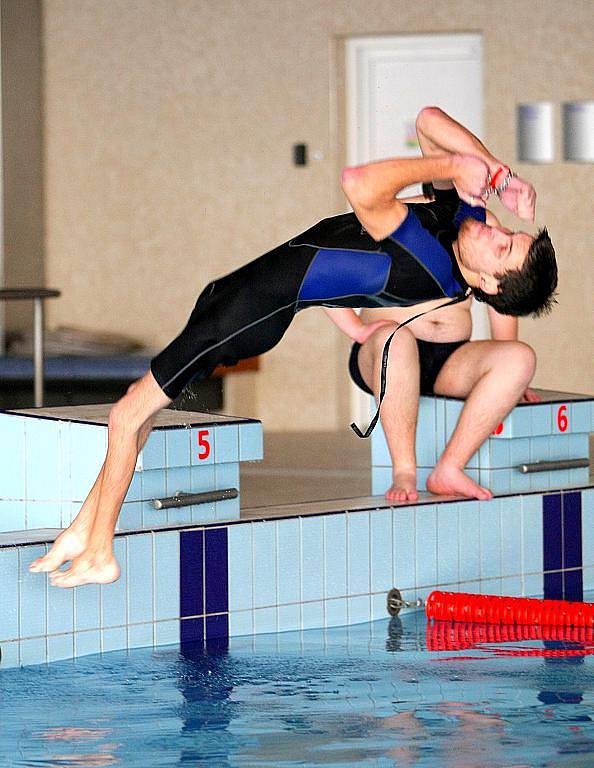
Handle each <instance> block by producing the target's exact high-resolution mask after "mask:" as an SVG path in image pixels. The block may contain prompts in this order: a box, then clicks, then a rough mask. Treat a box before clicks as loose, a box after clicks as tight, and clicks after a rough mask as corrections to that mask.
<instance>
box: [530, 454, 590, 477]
mask: <svg viewBox="0 0 594 768" xmlns="http://www.w3.org/2000/svg"><path fill="white" fill-rule="evenodd" d="M589 466H590V459H587V458H586V459H559V461H535V462H534V463H533V464H521V465H520V466H519V467H518V469H519V470H520V472H522V473H523V474H525V475H527V474H530V473H531V472H554V471H555V470H558V469H580V468H581V467H589Z"/></svg>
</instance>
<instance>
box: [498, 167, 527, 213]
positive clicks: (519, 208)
mask: <svg viewBox="0 0 594 768" xmlns="http://www.w3.org/2000/svg"><path fill="white" fill-rule="evenodd" d="M499 199H500V200H501V203H502V204H503V205H504V206H505V207H506V208H507V209H508V211H511V212H512V213H515V214H516V216H518V217H519V218H520V219H524V221H534V209H535V208H536V192H535V191H534V187H533V186H532V184H530V183H529V182H527V181H524V179H521V178H520V177H519V176H514V177H513V178H512V179H511V181H510V183H509V185H508V186H507V188H506V189H505V190H504V191H503V192H502V193H501V195H499Z"/></svg>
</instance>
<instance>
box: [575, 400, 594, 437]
mask: <svg viewBox="0 0 594 768" xmlns="http://www.w3.org/2000/svg"><path fill="white" fill-rule="evenodd" d="M591 406H592V404H591V403H589V402H588V401H574V402H573V403H571V409H570V410H571V416H570V423H571V430H570V431H571V432H586V433H587V432H590V410H591Z"/></svg>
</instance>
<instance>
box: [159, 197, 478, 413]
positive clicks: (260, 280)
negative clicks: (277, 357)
mask: <svg viewBox="0 0 594 768" xmlns="http://www.w3.org/2000/svg"><path fill="white" fill-rule="evenodd" d="M469 216H472V217H473V218H476V219H478V220H480V221H484V220H485V211H484V209H482V208H471V207H470V206H469V205H467V204H466V203H464V202H463V201H461V200H460V198H459V197H458V195H457V194H456V192H455V191H454V190H448V191H437V192H436V198H435V201H433V202H430V203H419V204H415V205H409V209H408V214H407V216H406V218H405V220H404V221H403V222H402V224H401V225H400V226H399V227H398V228H397V229H396V231H395V232H393V233H392V234H391V235H390V236H389V237H387V238H386V239H385V240H382V241H381V242H376V241H375V240H373V238H371V237H370V235H368V234H367V233H366V232H365V230H363V229H362V228H361V224H360V223H359V221H358V220H357V218H356V216H355V215H354V214H353V213H347V214H343V215H341V216H333V217H332V218H329V219H324V220H323V221H320V222H319V223H318V224H316V225H315V226H314V227H312V228H311V229H308V230H307V232H304V233H303V234H301V235H298V236H297V237H294V238H293V239H292V240H289V242H287V243H284V244H283V245H281V246H279V247H278V248H275V249H274V250H272V251H269V252H268V253H265V254H264V255H263V256H260V257H259V258H258V259H255V260H254V261H252V262H250V263H249V264H246V265H245V266H243V267H241V268H240V269H238V270H236V271H235V272H232V273H231V274H229V275H226V276H225V277H222V278H220V279H218V280H214V281H213V282H211V283H209V285H207V286H206V288H205V289H204V291H203V292H202V293H201V295H200V296H199V297H198V300H197V302H196V306H195V307H194V310H193V311H192V314H191V315H190V319H189V320H188V323H187V325H186V327H185V328H184V330H183V331H182V332H181V333H180V335H179V336H178V337H177V338H176V339H174V340H173V341H172V342H171V344H169V346H167V347H166V348H165V349H164V350H163V351H162V352H161V353H160V354H158V355H157V356H156V357H155V358H154V359H153V360H152V362H151V371H152V373H153V376H154V377H155V379H156V381H157V383H158V384H159V386H160V387H161V388H162V390H163V391H164V392H165V394H166V395H167V396H168V397H170V398H172V399H174V398H176V397H177V396H178V395H179V394H180V393H181V391H182V390H183V389H184V387H185V386H186V384H188V383H189V382H190V381H191V380H194V379H204V378H207V377H208V376H210V374H211V373H212V372H213V370H214V369H215V368H216V367H217V365H227V366H229V365H235V364H236V363H237V362H238V361H239V360H242V359H245V358H248V357H253V356H254V355H260V354H262V353H264V352H266V351H268V350H269V349H271V348H272V347H274V346H275V345H276V344H277V343H278V342H279V341H280V339H281V338H282V336H283V334H284V333H285V331H286V330H287V328H288V327H289V325H290V323H291V320H292V319H293V317H294V315H295V313H296V312H297V311H299V310H301V309H305V308H306V307H309V306H328V307H354V308H356V307H381V306H412V305H414V304H420V303H422V302H425V301H430V300H432V299H440V298H455V297H458V296H462V295H463V294H464V293H465V291H466V290H467V288H468V285H467V284H466V282H465V281H464V278H463V277H462V275H461V273H460V270H459V268H458V264H457V262H456V259H455V258H454V254H453V250H452V242H453V241H454V240H455V239H456V237H457V235H458V229H459V227H460V224H461V223H462V221H463V220H464V219H465V218H467V217H469Z"/></svg>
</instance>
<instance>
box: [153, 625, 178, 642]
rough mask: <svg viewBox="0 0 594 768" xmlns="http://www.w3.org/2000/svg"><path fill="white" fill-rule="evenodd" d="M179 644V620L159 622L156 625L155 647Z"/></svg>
mask: <svg viewBox="0 0 594 768" xmlns="http://www.w3.org/2000/svg"><path fill="white" fill-rule="evenodd" d="M175 643H179V619H175V620H170V621H158V622H157V623H156V624H155V645H174V644H175Z"/></svg>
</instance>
